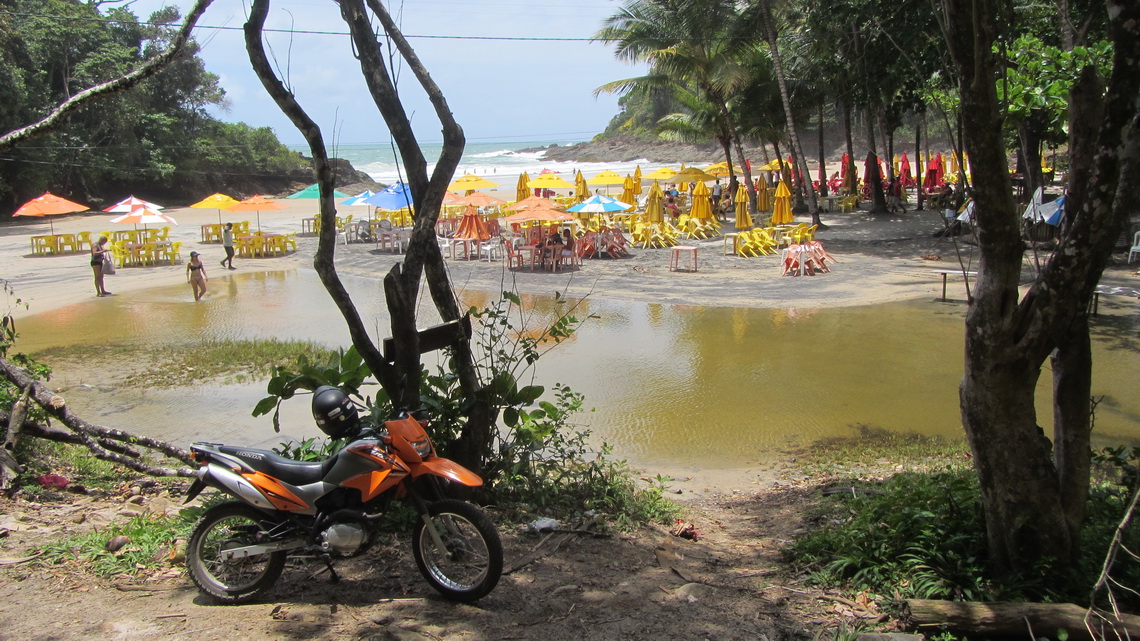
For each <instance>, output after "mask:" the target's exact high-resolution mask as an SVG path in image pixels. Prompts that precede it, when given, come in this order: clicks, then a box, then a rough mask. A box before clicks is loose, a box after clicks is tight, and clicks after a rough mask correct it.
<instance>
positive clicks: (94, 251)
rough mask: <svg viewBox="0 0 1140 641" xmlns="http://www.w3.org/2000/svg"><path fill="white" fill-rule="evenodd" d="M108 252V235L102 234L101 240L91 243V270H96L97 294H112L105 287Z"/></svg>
mask: <svg viewBox="0 0 1140 641" xmlns="http://www.w3.org/2000/svg"><path fill="white" fill-rule="evenodd" d="M106 253H107V237H106V236H100V237H99V240H98V241H97V242H95V243H93V244H92V245H91V271H93V272H95V295H96V296H110V295H111V292H109V291H107V290H106V288H104V287H103V260H104V258H105V256H104V254H106Z"/></svg>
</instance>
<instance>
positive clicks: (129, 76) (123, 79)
mask: <svg viewBox="0 0 1140 641" xmlns="http://www.w3.org/2000/svg"><path fill="white" fill-rule="evenodd" d="M211 2H213V0H197V2H195V3H194V6H193V7H191V8H190V13H188V14H187V15H186V21H185V22H183V23H182V27H181V28H180V29H179V30H178V34H177V35H176V36H175V37H174V39H173V40H171V42H170V45H169V46H168V47H167V48H166V49H165V50H164V51H163V52H162V53H160V54H158V55H157V56H155V57H153V58H151V59H150V60H147V61H146V62H144V63H143V64H142V65H141V66H139V67H138V68H137V69H135V70H133V71H131V72H129V73H126V74H124V75H122V76H119V77H118V78H114V79H111V80H108V81H107V82H104V83H102V84H98V85H95V86H94V87H89V88H87V89H84V90H83V91H80V92H79V93H77V94H75V95H74V96H72V97H71V98H68V99H67V100H65V101H64V102H63V103H61V104H60V105H59V106H58V107H56V108H55V109H53V110H52V112H51V113H50V114H48V115H47V116H45V117H44V119H43V120H40V121H39V122H35V123H32V124H30V125H28V126H26V127H21V128H20V129H16V130H14V131H10V132H8V133H6V134H4V135H3V136H0V152H3V151H8V150H9V149H12V148H13V147H16V146H17V145H19V144H21V143H23V142H26V141H28V140H31V139H33V138H37V137H39V136H43V135H45V134H48V133H50V132H52V131H54V130H55V129H57V128H58V127H59V126H60V125H62V124H63V123H64V122H65V120H66V118H67V116H69V115H71V113H72V112H74V111H76V110H77V109H79V108H80V107H84V106H86V105H87V104H90V103H92V102H94V101H96V100H99V99H101V98H106V97H107V96H111V95H114V94H116V93H119V92H122V91H126V90H127V89H130V88H131V87H134V86H135V85H137V84H139V83H140V82H142V81H143V80H146V79H147V78H149V77H151V76H153V75H154V74H156V73H158V72H159V71H162V69H163V68H165V67H166V66H167V65H169V64H170V63H171V62H174V60H175V59H176V58H178V56H179V54H181V53H182V48H183V47H184V46H185V45H186V42H187V41H188V40H189V39H190V33H191V32H192V31H193V30H194V26H195V25H196V24H197V23H198V18H201V17H202V14H203V13H205V11H206V8H207V7H209V6H210V3H211Z"/></svg>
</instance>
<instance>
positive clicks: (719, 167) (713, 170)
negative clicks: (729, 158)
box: [705, 162, 744, 178]
mask: <svg viewBox="0 0 1140 641" xmlns="http://www.w3.org/2000/svg"><path fill="white" fill-rule="evenodd" d="M732 170H733V173H736V174H743V173H744V170H743V169H741V168H740V167H738V166H737V165H733V166H732ZM705 173H706V174H709V175H710V176H716V177H717V178H723V177H725V176H727V175H729V172H728V162H718V163H714V164H711V165H709V166H708V167H705Z"/></svg>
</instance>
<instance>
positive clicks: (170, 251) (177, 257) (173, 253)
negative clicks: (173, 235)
mask: <svg viewBox="0 0 1140 641" xmlns="http://www.w3.org/2000/svg"><path fill="white" fill-rule="evenodd" d="M166 258H167V259H168V260H169V261H170V264H171V265H177V264H179V263H181V262H182V241H181V240H176V241H174V242H173V243H170V246H169V247H167V249H166Z"/></svg>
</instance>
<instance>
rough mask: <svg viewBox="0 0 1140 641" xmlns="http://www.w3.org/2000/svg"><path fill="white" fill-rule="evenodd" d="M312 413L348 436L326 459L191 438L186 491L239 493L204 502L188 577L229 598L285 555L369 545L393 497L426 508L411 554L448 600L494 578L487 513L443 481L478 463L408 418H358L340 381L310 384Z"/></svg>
mask: <svg viewBox="0 0 1140 641" xmlns="http://www.w3.org/2000/svg"><path fill="white" fill-rule="evenodd" d="M312 405H313V417H314V419H316V422H317V425H318V426H319V427H320V428H321V430H322V431H323V432H324V433H325V434H327V435H329V436H330V437H332V438H337V439H346V440H351V442H350V443H349V444H348V445H347V446H345V447H344V449H342V450H340V451H339V452H337V453H336V454H334V455H333V456H332V457H330V458H328V459H327V460H324V461H317V462H299V461H295V460H293V459H288V458H285V457H282V456H278V455H276V454H274V453H273V452H271V451H268V450H260V449H253V448H248V447H241V446H236V445H221V444H218V443H193V444H192V445H191V446H190V450H191V453H192V456H193V458H194V460H195V461H197V462H198V463H200V464H201V467H200V468H199V470H198V478H197V480H195V481H194V483H193V484H192V485H191V486H190V490H189V491H188V492H187V497H186V501H187V502H189V501H191V500H193V499H194V498H195V497H196V496H198V494H199V493H200V492H201V491H202V490H203V489H205V488H206V487H213V488H216V489H218V490H220V491H222V492H225V493H227V494H229V495H231V496H232V497H233V498H235V499H237V500H235V501H230V502H227V503H222V504H219V505H216V506H214V507H212V508H210V509H209V510H207V511H206V512H205V513H204V514H203V515H202V517H201V519H200V520H199V521H198V522H197V523H196V524H195V525H194V529H193V530H192V532H191V534H190V541H189V545H188V547H187V550H186V564H187V566H188V567H189V570H190V577H191V578H192V579H193V580H194V583H195V584H196V585H197V586H198V588H199V589H200V590H201V591H202V592H203V593H205V594H207V595H209V596H210V597H212V598H213V599H215V600H217V601H219V602H222V603H245V602H248V601H252V600H254V599H256V598H258V597H260V596H262V595H263V594H265V593H266V592H267V591H268V590H269V589H270V588H272V587H273V584H274V583H275V582H276V581H277V578H278V577H280V576H281V572H282V570H284V568H285V561H286V558H287V557H288V556H289V555H295V556H296V555H304V556H310V557H315V558H319V559H321V560H323V561H324V562H325V564H326V565H327V566H328V569H329V571H330V572H331V575H332V577H333V580H334V581H335V580H337V575H336V572H335V570H333V567H332V561H333V560H334V559H340V558H349V557H354V556H358V555H360V554H362V553H364V552H365V551H366V550H367V549H368V548H369V547H370V545H371V544H372V543H373V542H374V541H375V539H376V536H377V533H376V527H375V526H376V524H377V523H378V521H379V519H380V517H382V516H383V514H384V511H385V509H386V508H387V507H388V505H389V504H390V503H391V501H392V500H393V499H403V500H406V501H408V502H410V504H411V505H413V506H414V507H415V509H416V511H417V512H418V514H419V518H418V520H417V521H416V525H415V528H414V530H413V532H412V554H413V556H414V557H415V560H416V565H417V566H418V567H419V570H420V572H421V573H422V574H423V576H424V578H426V579H427V581H428V583H430V584H431V585H432V587H434V588H435V589H436V590H438V591H439V592H440V593H441V594H443V595H444V596H445V597H447V598H449V599H453V600H456V601H463V602H471V601H475V600H476V599H479V598H481V597H483V596H485V595H486V594H488V593H489V592H490V591H491V590H493V589H494V588H495V585H496V584H497V583H498V582H499V576H500V575H501V574H502V570H503V547H502V543H501V542H500V541H499V533H498V531H496V529H495V526H494V524H493V523H492V522H491V519H490V518H489V517H488V516H487V514H486V513H485V512H483V511H482V510H481V509H479V508H478V507H476V506H474V505H472V504H470V503H467V502H465V501H460V500H455V499H448V498H443V497H444V496H446V494H447V492H446V488H447V485H448V484H451V483H456V484H459V485H465V486H468V487H476V486H479V485H482V483H483V480H482V479H480V478H479V476H478V475H476V474H475V473H474V472H471V471H470V470H468V469H466V468H464V467H463V466H461V465H459V464H457V463H455V462H453V461H450V460H448V459H445V458H440V457H438V456H436V453H435V447H434V446H433V445H432V442H431V439H430V438H428V435H427V432H425V431H424V426H423V425H422V424H421V423H420V422H419V421H417V420H416V419H414V418H412V417H411V416H407V415H405V416H401V417H400V418H398V419H396V420H393V421H387V422H386V423H384V425H383V427H381V428H378V429H371V428H362V427H361V426H360V420H359V415H358V412H357V409H356V405H355V404H354V403H353V402H352V400H351V399H350V398H348V396H346V395H345V394H344V393H343V392H341V391H340V390H339V389H337V388H335V387H329V386H324V387H320V388H318V389H317V390H316V391H315V392H314V394H313V403H312Z"/></svg>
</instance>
